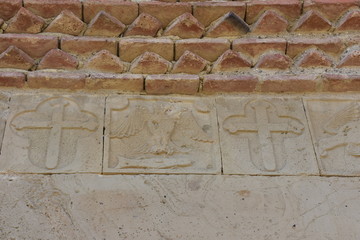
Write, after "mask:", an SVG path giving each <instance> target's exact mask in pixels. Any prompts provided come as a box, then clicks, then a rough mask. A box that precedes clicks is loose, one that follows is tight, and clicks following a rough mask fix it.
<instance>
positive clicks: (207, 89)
mask: <svg viewBox="0 0 360 240" xmlns="http://www.w3.org/2000/svg"><path fill="white" fill-rule="evenodd" d="M257 84H258V79H257V77H255V76H252V75H239V74H236V75H232V74H230V75H220V74H209V75H205V76H204V80H203V88H202V91H203V92H204V93H221V92H225V93H226V92H227V93H235V92H253V91H255V88H256V86H257Z"/></svg>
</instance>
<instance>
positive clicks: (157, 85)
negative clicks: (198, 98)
mask: <svg viewBox="0 0 360 240" xmlns="http://www.w3.org/2000/svg"><path fill="white" fill-rule="evenodd" d="M199 84H200V79H199V77H198V76H197V75H186V74H166V75H149V76H147V77H146V79H145V90H146V92H147V93H149V94H195V93H197V92H198V90H199Z"/></svg>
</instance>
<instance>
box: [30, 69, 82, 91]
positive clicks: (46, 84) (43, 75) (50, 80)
mask: <svg viewBox="0 0 360 240" xmlns="http://www.w3.org/2000/svg"><path fill="white" fill-rule="evenodd" d="M85 78H86V74H79V73H52V72H29V73H28V74H27V83H28V86H29V87H31V88H61V89H71V90H75V89H82V88H84V86H85Z"/></svg>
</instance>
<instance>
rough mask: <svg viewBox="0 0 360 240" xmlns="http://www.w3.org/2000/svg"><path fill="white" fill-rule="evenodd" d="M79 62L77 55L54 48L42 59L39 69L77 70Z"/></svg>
mask: <svg viewBox="0 0 360 240" xmlns="http://www.w3.org/2000/svg"><path fill="white" fill-rule="evenodd" d="M78 64H79V62H78V60H77V59H76V57H74V56H71V55H70V54H68V53H66V52H64V51H62V50H60V49H52V50H50V51H49V52H48V53H47V54H46V55H45V56H44V57H43V58H42V59H41V61H40V63H39V65H38V68H37V69H38V70H41V69H63V70H75V69H76V68H77V66H78Z"/></svg>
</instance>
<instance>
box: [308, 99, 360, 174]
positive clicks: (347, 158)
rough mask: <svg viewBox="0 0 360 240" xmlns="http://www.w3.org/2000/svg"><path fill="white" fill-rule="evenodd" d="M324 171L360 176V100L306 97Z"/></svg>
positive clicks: (321, 166) (317, 151) (316, 145)
mask: <svg viewBox="0 0 360 240" xmlns="http://www.w3.org/2000/svg"><path fill="white" fill-rule="evenodd" d="M305 106H306V111H307V115H308V117H309V125H310V128H311V132H312V136H313V140H314V143H315V149H316V153H317V157H318V162H319V167H320V172H321V174H324V175H349V176H352V175H356V176H360V99H359V98H358V99H356V98H352V99H351V97H350V96H346V97H343V96H337V97H336V99H334V98H326V97H324V98H306V99H305Z"/></svg>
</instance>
